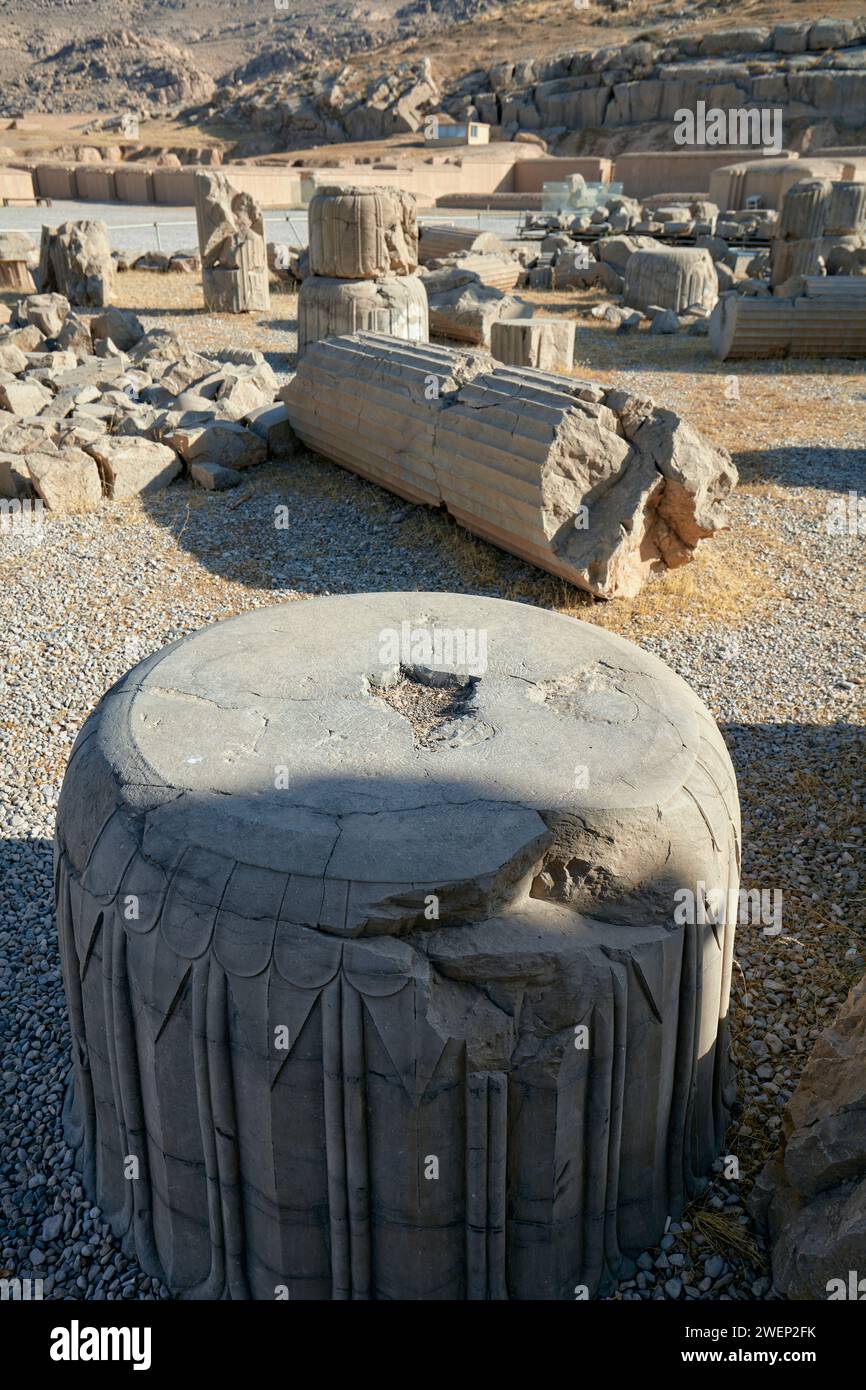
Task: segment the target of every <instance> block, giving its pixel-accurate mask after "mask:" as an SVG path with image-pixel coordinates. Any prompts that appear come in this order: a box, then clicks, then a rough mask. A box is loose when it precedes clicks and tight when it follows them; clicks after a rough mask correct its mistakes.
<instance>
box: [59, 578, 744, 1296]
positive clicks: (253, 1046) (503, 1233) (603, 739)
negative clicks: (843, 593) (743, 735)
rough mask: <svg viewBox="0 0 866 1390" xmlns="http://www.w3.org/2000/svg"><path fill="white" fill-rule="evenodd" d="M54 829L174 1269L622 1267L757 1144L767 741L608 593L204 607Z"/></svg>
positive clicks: (109, 1174)
mask: <svg viewBox="0 0 866 1390" xmlns="http://www.w3.org/2000/svg"><path fill="white" fill-rule="evenodd" d="M419 697H420V698H419ZM55 851H56V858H55V863H56V891H57V915H58V929H59V933H60V943H61V953H62V965H63V975H64V982H65V987H66V992H67V999H68V1004H69V1014H70V1022H71V1028H72V1035H73V1047H72V1058H73V1085H72V1088H71V1091H70V1093H69V1096H68V1100H67V1105H66V1107H65V1125H66V1133H67V1136H68V1139H69V1142H70V1143H71V1144H72V1146H73V1147H74V1150H75V1155H76V1165H77V1167H78V1169H79V1170H80V1172H81V1174H82V1178H83V1183H84V1187H85V1190H86V1192H87V1194H88V1197H89V1198H90V1200H91V1201H93V1202H94V1203H96V1204H98V1206H99V1207H100V1209H101V1210H102V1212H103V1218H104V1219H105V1220H106V1221H108V1222H109V1223H110V1224H111V1227H112V1229H113V1231H114V1232H115V1234H116V1235H117V1236H118V1237H119V1238H120V1239H121V1241H122V1244H123V1248H124V1250H125V1252H126V1253H127V1254H128V1255H129V1256H130V1257H131V1258H134V1259H136V1260H137V1261H138V1262H139V1263H140V1265H141V1266H142V1267H143V1268H144V1269H145V1270H146V1271H147V1272H148V1273H150V1274H152V1275H155V1276H157V1277H159V1278H160V1279H163V1280H164V1281H165V1282H166V1283H167V1284H168V1286H169V1287H170V1289H171V1290H172V1291H173V1293H174V1294H175V1295H176V1296H179V1297H184V1298H193V1299H220V1298H230V1299H249V1298H252V1299H261V1300H267V1301H273V1300H274V1299H275V1298H290V1299H291V1300H292V1301H296V1300H301V1301H304V1300H321V1299H325V1300H340V1301H342V1300H348V1299H360V1300H368V1299H377V1300H378V1299H382V1300H389V1301H392V1300H395V1299H400V1300H420V1301H436V1300H442V1299H445V1300H479V1301H488V1300H501V1299H512V1300H544V1299H554V1300H568V1301H571V1300H573V1299H574V1298H575V1296H576V1293H578V1291H579V1290H581V1289H585V1290H586V1291H587V1292H588V1294H589V1295H590V1296H592V1295H595V1294H604V1293H607V1292H609V1291H611V1289H612V1288H613V1287H614V1285H615V1283H616V1281H617V1279H620V1278H628V1277H631V1275H632V1273H633V1271H634V1264H633V1262H632V1261H633V1257H634V1256H635V1255H636V1254H637V1253H638V1252H639V1251H641V1250H642V1249H645V1248H646V1247H647V1246H649V1245H652V1244H654V1243H655V1242H656V1241H658V1239H659V1238H660V1237H661V1235H662V1233H663V1231H664V1229H665V1222H666V1220H667V1218H668V1217H672V1218H674V1219H676V1218H677V1217H678V1216H679V1215H680V1213H681V1212H682V1210H683V1207H684V1204H685V1203H687V1202H688V1201H689V1199H690V1197H691V1196H692V1195H694V1194H695V1192H696V1191H697V1190H698V1188H699V1185H700V1181H701V1178H702V1176H703V1175H705V1174H706V1173H707V1172H708V1171H709V1169H710V1167H711V1165H712V1163H713V1161H714V1159H715V1158H716V1156H717V1155H718V1153H719V1151H720V1147H721V1145H722V1143H723V1141H724V1135H725V1130H726V1126H727V1124H728V1120H729V1108H730V1105H731V1103H732V1100H733V1091H732V1085H731V1074H730V1070H729V1058H728V1038H727V1014H728V998H729V990H730V978H731V962H732V952H733V939H734V920H735V915H736V913H735V910H733V909H731V907H730V906H725V904H726V903H728V904H729V903H730V901H731V900H733V901H734V902H735V901H736V890H737V885H738V864H739V857H740V848H739V814H738V805H737V794H736V787H735V782H734V774H733V770H732V767H731V763H730V760H729V758H728V754H727V752H726V750H725V746H724V743H723V741H722V739H721V737H720V735H719V733H718V730H717V729H716V726H715V724H714V722H713V720H712V718H711V717H710V715H709V713H708V712H707V710H706V709H705V708H704V706H703V705H702V704H701V703H700V701H699V700H698V699H697V698H696V697H695V695H694V694H693V693H692V692H691V690H690V689H689V688H688V687H687V686H686V685H685V684H684V682H683V681H681V680H680V679H679V678H678V677H677V676H675V675H674V673H673V672H672V671H670V670H669V669H668V668H667V667H666V666H665V665H664V664H663V663H662V662H661V661H659V660H657V659H656V658H655V657H652V656H650V655H649V654H647V653H646V652H642V651H641V650H639V649H638V648H637V647H635V646H633V645H631V644H630V643H629V642H626V641H624V640H623V639H622V638H620V637H617V636H615V635H614V634H612V633H609V632H606V631H605V630H603V629H602V628H600V627H598V626H596V625H591V624H584V623H580V622H577V621H575V620H574V619H571V618H565V617H562V616H560V615H558V614H554V613H551V612H548V611H546V610H542V609H536V608H532V607H529V606H528V605H526V604H519V603H507V602H503V601H501V600H496V599H481V598H475V597H471V596H466V595H453V594H443V593H405V594H375V595H355V596H349V597H337V598H324V599H315V600H309V601H307V602H305V603H295V604H286V605H278V606H276V607H272V608H267V609H261V610H257V611H254V612H251V613H246V614H243V615H242V616H240V617H237V618H233V619H231V620H229V621H227V622H223V623H218V624H216V625H214V626H212V627H209V628H205V629H204V630H203V631H201V632H199V633H196V634H195V635H193V636H192V637H189V638H186V639H185V640H183V641H182V642H179V643H175V644H174V645H173V646H171V647H167V648H166V649H165V650H163V651H161V652H158V653H157V654H156V655H154V656H153V657H150V658H148V660H146V661H145V662H143V663H141V665H139V666H138V667H136V668H135V670H133V671H131V672H130V673H129V674H128V675H127V676H126V677H124V678H123V679H122V680H121V681H119V682H118V684H117V685H115V686H114V687H113V688H112V689H111V690H110V691H109V692H108V693H107V695H106V696H105V697H104V699H103V700H102V702H101V703H100V705H99V706H98V708H97V709H96V711H95V712H94V713H93V715H92V716H91V717H90V719H89V720H88V722H87V724H86V725H85V726H84V728H83V729H82V731H81V733H80V735H79V737H78V740H77V741H76V744H75V747H74V749H73V753H72V757H71V761H70V765H69V768H68V770H67V773H66V777H65V780H64V784H63V789H62V794H61V798H60V804H59V808H58V820H57V835H56V846H55ZM711 889H712V890H717V891H718V893H719V894H720V895H721V897H720V899H719V901H718V903H717V904H716V908H715V909H714V910H712V911H710V912H709V915H707V914H706V913H705V912H704V910H703V906H704V905H703V902H702V894H703V893H704V892H705V891H706V892H709V891H710V890H711ZM683 895H685V896H683ZM729 895H732V899H731V897H730V896H729ZM684 902H685V903H686V908H687V910H686V911H685V912H682V911H681V908H682V905H683V903H684ZM689 902H690V903H691V907H690V908H689V906H688V904H689Z"/></svg>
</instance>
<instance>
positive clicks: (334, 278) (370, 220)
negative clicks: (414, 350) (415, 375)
mask: <svg viewBox="0 0 866 1390" xmlns="http://www.w3.org/2000/svg"><path fill="white" fill-rule="evenodd" d="M309 222H310V272H311V273H310V275H308V276H307V277H306V278H305V279H304V282H303V284H302V285H301V289H300V292H299V295H298V358H299V359H300V358H301V357H303V356H304V354H305V352H306V351H307V349H308V348H309V347H310V345H311V344H313V343H316V342H319V341H320V340H322V339H325V338H331V337H335V336H337V335H339V334H345V333H356V332H361V331H368V332H373V333H383V334H387V335H388V336H389V337H392V338H402V339H403V340H404V341H406V342H412V343H426V342H427V339H428V337H429V322H428V310H427V294H426V291H425V289H424V285H423V284H422V282H421V279H420V277H419V276H418V275H417V274H416V273H415V272H416V271H417V268H418V225H417V219H416V211H415V199H414V197H413V196H412V195H411V194H410V193H404V192H403V191H402V190H401V189H398V188H343V187H340V186H337V187H325V188H321V189H320V190H319V191H318V192H317V193H316V195H315V197H314V198H313V199H312V201H311V203H310V209H309Z"/></svg>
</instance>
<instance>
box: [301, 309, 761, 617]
mask: <svg viewBox="0 0 866 1390" xmlns="http://www.w3.org/2000/svg"><path fill="white" fill-rule="evenodd" d="M431 381H432V382H436V383H437V390H436V391H435V392H431V390H430V383H431ZM280 397H281V399H282V400H283V401H284V402H285V404H286V406H287V409H288V415H289V421H290V423H291V425H292V428H293V429H294V431H295V433H296V435H297V436H298V438H299V439H300V440H301V441H302V442H303V443H304V444H306V445H308V446H309V447H310V448H312V449H314V450H315V451H316V452H317V453H320V454H322V455H323V456H324V457H326V458H330V459H332V460H333V461H334V462H336V463H339V464H341V465H342V466H343V467H345V468H348V469H350V470H351V471H353V472H355V473H360V474H361V475H362V476H363V477H365V478H368V479H370V480H371V481H373V482H376V483H379V484H380V485H381V486H383V487H387V488H389V489H390V490H391V491H393V492H397V493H399V494H400V495H401V496H403V497H407V498H409V499H410V500H412V501H414V502H423V503H426V504H428V505H430V506H434V507H441V506H445V507H446V508H447V510H448V511H449V512H450V513H451V515H452V516H454V518H455V519H456V520H457V521H458V522H460V524H461V525H463V526H466V527H467V529H469V530H471V531H473V532H474V533H475V534H476V535H480V536H483V537H484V538H485V539H486V540H489V541H492V542H493V544H495V545H498V546H500V547H501V548H502V549H504V550H509V551H511V552H512V553H513V554H516V555H519V556H521V557H522V558H523V559H526V560H529V561H531V562H532V563H534V564H537V565H539V566H540V567H541V568H543V569H547V570H549V571H551V572H552V573H554V574H557V575H560V576H561V577H562V578H564V579H567V580H569V581H570V582H571V583H573V584H576V585H578V586H579V587H581V588H584V589H587V590H588V591H589V592H590V593H593V594H595V595H597V596H598V597H602V598H613V597H616V596H618V595H624V596H627V595H632V594H635V593H636V592H638V590H639V589H640V587H641V585H642V584H643V583H644V581H645V580H646V579H648V578H649V577H650V575H651V574H654V573H658V572H660V571H663V570H665V569H666V568H673V567H676V566H678V565H682V564H685V563H686V562H687V561H689V560H690V559H692V557H693V555H694V551H695V548H696V546H697V544H698V542H699V541H700V540H701V539H703V538H705V537H708V536H711V535H712V534H713V533H714V532H715V531H717V530H719V529H720V528H724V527H725V526H726V525H727V510H726V505H725V503H726V499H727V497H728V496H729V494H730V492H731V490H732V489H733V487H734V486H735V484H736V481H737V473H736V469H735V468H734V466H733V464H732V463H731V461H730V458H729V456H728V455H727V454H726V453H725V452H724V451H723V450H718V449H715V448H713V447H712V446H710V445H709V444H708V443H707V442H706V441H705V440H703V439H702V438H701V437H700V435H699V434H698V433H697V432H696V431H695V430H693V429H692V428H691V427H690V426H689V425H687V424H686V423H685V422H684V421H683V420H682V419H681V418H680V417H679V416H678V415H676V414H675V412H673V411H669V410H662V409H659V408H657V407H656V406H655V405H654V404H653V402H652V401H650V400H648V399H641V398H639V397H636V396H633V395H631V394H630V393H629V392H627V391H621V390H618V389H607V390H606V389H604V388H603V387H600V386H598V385H597V384H595V383H592V382H588V381H580V380H577V379H575V378H573V377H562V376H553V375H548V374H546V373H543V372H537V371H532V370H527V369H521V368H516V367H504V366H500V365H498V364H496V363H494V362H493V361H492V360H491V358H489V357H488V356H486V355H485V354H483V353H477V352H475V353H470V352H460V351H453V350H450V349H448V348H444V347H436V346H433V345H423V346H422V345H414V344H405V343H395V342H394V341H393V340H391V339H388V338H384V337H377V336H376V335H374V334H367V333H359V334H356V335H354V336H352V337H345V338H332V339H329V340H328V341H326V342H322V343H317V344H315V345H314V346H312V347H310V348H309V349H308V351H307V353H306V355H305V356H304V358H303V360H302V361H301V362H300V363H299V366H298V371H297V373H296V375H295V376H294V378H293V379H292V381H291V382H290V383H289V384H288V385H287V386H285V387H283V389H282V390H281V392H280Z"/></svg>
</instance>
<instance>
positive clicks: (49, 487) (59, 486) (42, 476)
mask: <svg viewBox="0 0 866 1390" xmlns="http://www.w3.org/2000/svg"><path fill="white" fill-rule="evenodd" d="M26 461H27V472H28V474H29V476H30V481H31V483H32V484H33V489H34V491H35V493H36V495H37V497H41V499H42V501H43V502H44V503H45V505H46V507H47V508H48V509H49V511H52V512H89V511H93V510H94V509H95V508H97V507H98V506H99V505H100V503H101V501H102V483H101V482H100V478H99V469H98V468H97V466H96V464H95V462H94V460H93V459H92V458H91V457H90V456H89V455H88V454H86V453H84V452H83V451H82V450H80V449H74V448H70V449H67V450H65V452H64V453H63V454H60V453H54V454H28V455H27V456H26Z"/></svg>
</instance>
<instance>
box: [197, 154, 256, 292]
mask: <svg viewBox="0 0 866 1390" xmlns="http://www.w3.org/2000/svg"><path fill="white" fill-rule="evenodd" d="M195 216H196V225H197V228H198V244H199V250H200V252H201V283H202V293H203V296H204V306H205V308H206V309H208V310H210V311H212V312H215V313H227V314H245V313H250V312H253V311H255V310H265V309H268V308H269V307H270V302H271V297H270V290H269V288H268V258H267V251H266V249H265V224H264V220H263V218H262V210H261V208H260V207H259V205H258V203H257V202H256V201H255V199H254V198H252V197H251V195H250V194H249V193H238V192H237V191H236V190H235V189H234V188H232V185H231V184H230V183H229V181H228V179H227V178H226V176H225V174H219V173H210V172H207V173H202V172H199V173H197V174H196V176H195Z"/></svg>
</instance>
